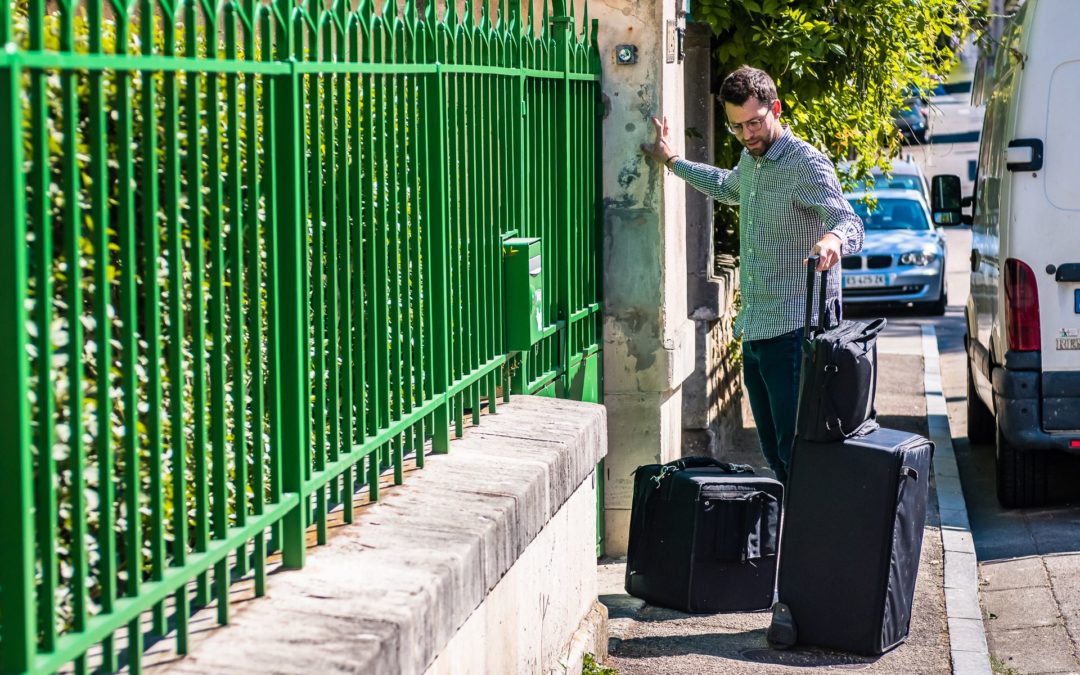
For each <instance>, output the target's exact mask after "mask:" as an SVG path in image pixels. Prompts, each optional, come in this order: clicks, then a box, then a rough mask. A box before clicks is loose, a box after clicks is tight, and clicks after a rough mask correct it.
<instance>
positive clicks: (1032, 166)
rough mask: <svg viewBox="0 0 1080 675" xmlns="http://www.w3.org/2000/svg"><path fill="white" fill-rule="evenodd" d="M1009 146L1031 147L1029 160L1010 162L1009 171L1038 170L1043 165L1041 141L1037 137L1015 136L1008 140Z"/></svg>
mask: <svg viewBox="0 0 1080 675" xmlns="http://www.w3.org/2000/svg"><path fill="white" fill-rule="evenodd" d="M1009 147H1010V148H1031V161H1030V162H1010V163H1008V164H1006V165H1005V168H1006V169H1008V170H1009V171H1039V170H1040V169H1042V166H1043V142H1042V139H1039V138H1016V139H1013V140H1011V141H1009Z"/></svg>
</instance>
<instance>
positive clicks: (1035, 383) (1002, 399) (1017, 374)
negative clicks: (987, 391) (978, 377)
mask: <svg viewBox="0 0 1080 675" xmlns="http://www.w3.org/2000/svg"><path fill="white" fill-rule="evenodd" d="M1042 379H1043V377H1042V373H1039V372H1030V371H1027V372H1025V371H1011V370H1009V369H1007V368H994V372H993V377H992V381H993V385H994V406H995V411H996V416H997V424H998V427H999V428H1000V429H1001V433H1002V435H1003V436H1004V437H1005V439H1006V440H1007V441H1009V443H1011V444H1012V445H1013V446H1015V447H1016V448H1017V449H1019V450H1022V451H1026V450H1059V451H1062V452H1068V453H1071V454H1075V455H1080V448H1074V447H1072V441H1073V440H1074V439H1075V438H1076V434H1069V433H1068V430H1062V431H1061V432H1058V433H1047V432H1046V431H1044V430H1043V424H1042V407H1043V405H1044V403H1045V401H1044V400H1043V398H1042V396H1043V393H1042V391H1041V390H1042ZM1070 380H1071V378H1070ZM1056 386H1057V385H1055V387H1056ZM1069 386H1070V387H1071V386H1072V383H1071V382H1070V384H1069ZM1051 400H1052V403H1053V405H1055V406H1057V405H1059V404H1060V403H1061V402H1062V401H1063V399H1062V398H1054V399H1051ZM1073 401H1075V402H1076V404H1080V398H1069V399H1068V406H1069V407H1070V408H1071V406H1072V405H1073V403H1072V402H1073Z"/></svg>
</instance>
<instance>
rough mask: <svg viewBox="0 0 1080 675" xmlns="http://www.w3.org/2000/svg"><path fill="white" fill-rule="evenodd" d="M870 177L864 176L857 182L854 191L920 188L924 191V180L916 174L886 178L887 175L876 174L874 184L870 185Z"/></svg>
mask: <svg viewBox="0 0 1080 675" xmlns="http://www.w3.org/2000/svg"><path fill="white" fill-rule="evenodd" d="M869 183H870V181H869V179H866V178H863V179H862V180H859V181H856V182H855V187H854V188H853V189H852V191H858V192H863V191H865V190H918V191H919V192H924V190H923V185H922V180H920V179H919V177H918V176H915V175H906V176H892V177H891V178H886V177H885V176H880V175H876V176H874V184H873V185H870V184H869Z"/></svg>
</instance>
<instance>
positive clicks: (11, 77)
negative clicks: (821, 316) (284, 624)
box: [0, 0, 601, 672]
mask: <svg viewBox="0 0 1080 675" xmlns="http://www.w3.org/2000/svg"><path fill="white" fill-rule="evenodd" d="M435 11H436V10H435V7H434V6H433V5H431V4H426V3H424V4H423V5H421V3H419V2H417V1H416V0H408V1H407V2H405V3H404V5H403V6H402V7H400V8H399V7H398V6H397V4H396V3H389V4H387V5H386V6H384V7H383V8H381V10H380V11H376V8H375V7H373V5H372V3H371V0H363V1H362V2H361V4H360V5H359V7H355V8H353V7H351V6H350V5H349V4H348V3H346V2H343V1H341V0H339V1H338V2H334V3H333V5H332V7H326V6H324V5H323V4H322V3H319V2H314V1H308V2H303V3H302V4H295V3H294V2H291V1H290V0H274V1H273V2H270V3H265V2H256V1H255V0H232V1H230V0H225V1H224V2H214V1H213V0H192V1H191V2H188V3H183V4H181V3H179V2H174V1H173V0H137V1H136V2H135V3H134V4H131V5H130V6H129V3H126V2H121V1H120V0H110V1H109V2H107V3H106V2H103V0H29V1H28V2H27V0H5V3H4V4H3V5H2V6H0V44H6V45H7V47H6V49H5V50H4V51H3V53H2V54H0V190H2V191H3V195H2V196H0V256H2V257H3V260H2V261H0V270H2V271H3V277H2V278H0V360H2V361H3V363H5V364H6V367H5V368H4V369H3V371H2V374H0V418H2V419H4V420H7V421H8V429H9V431H10V433H6V434H5V435H4V437H3V440H2V441H0V443H2V447H0V475H3V476H4V477H5V478H4V480H5V483H4V490H2V491H0V522H2V523H3V524H4V534H5V537H4V540H5V545H6V546H7V553H6V554H5V556H4V557H3V559H2V560H0V671H3V672H22V671H31V672H50V671H54V670H56V669H58V668H61V667H64V666H65V664H69V663H72V662H73V663H74V667H75V669H76V671H80V672H81V671H86V670H88V669H91V668H95V667H99V666H100V667H102V668H104V669H105V670H107V671H111V670H115V669H116V668H117V667H118V665H120V661H119V657H118V652H119V651H120V650H121V645H120V644H119V642H118V638H123V640H124V642H126V645H127V646H126V649H125V650H124V651H126V657H125V658H126V663H127V665H128V666H129V667H130V668H131V669H132V671H133V672H138V671H139V670H140V656H141V652H142V646H143V639H144V635H143V630H142V628H141V618H142V616H143V615H144V613H149V615H150V617H151V632H152V633H155V634H163V633H164V632H165V631H166V630H167V629H169V628H170V627H174V628H175V629H176V632H177V637H178V646H179V650H180V651H181V653H183V652H184V651H185V650H186V648H187V638H188V630H189V628H188V619H189V612H190V611H191V609H192V607H198V606H201V605H205V604H207V603H208V602H210V601H211V599H212V598H216V599H217V602H218V605H217V612H218V620H219V621H220V622H221V623H225V622H227V621H228V615H229V604H228V595H229V584H230V580H231V579H233V578H236V577H235V576H234V575H236V576H242V575H245V574H253V575H254V583H255V590H256V594H258V595H261V594H262V593H263V592H264V590H265V582H266V561H267V557H268V556H269V555H270V554H271V553H273V552H275V551H278V552H280V555H281V558H282V561H283V563H284V565H285V566H286V567H292V568H296V567H300V566H302V565H303V563H304V556H305V543H306V542H305V537H306V536H307V535H308V532H309V530H310V531H312V534H313V536H314V538H315V539H316V541H317V542H318V543H322V542H324V541H325V539H326V534H327V532H326V530H327V514H328V513H329V512H330V510H331V509H334V508H341V509H342V510H343V516H342V517H343V518H344V520H345V521H350V520H351V519H352V516H353V498H352V497H353V495H354V494H356V493H358V492H361V491H365V492H366V493H367V495H368V497H369V498H370V499H372V500H375V499H378V490H379V480H380V477H381V476H383V475H384V474H385V475H392V477H393V480H394V482H396V483H400V482H401V481H402V472H403V468H404V467H406V466H408V465H410V464H415V465H416V466H417V467H422V466H423V464H424V448H425V447H429V448H430V451H432V452H436V453H439V452H446V451H447V449H448V445H449V440H450V436H451V434H452V433H455V432H456V434H458V435H460V434H461V433H462V427H463V424H464V422H465V420H466V419H468V418H470V417H471V419H472V421H473V422H474V423H475V422H479V421H480V413H481V410H482V409H483V408H485V407H487V408H489V409H490V410H491V411H494V410H495V408H496V406H497V403H498V400H499V399H500V398H504V397H506V396H508V395H509V392H511V391H513V392H515V393H551V394H556V395H560V396H574V397H577V398H583V399H588V400H599V397H600V391H601V387H600V372H601V369H600V368H599V352H598V348H599V344H600V339H601V332H600V331H601V326H600V314H599V307H600V305H599V302H600V284H599V280H600V267H599V250H600V236H599V231H600V229H599V228H600V220H599V217H598V214H599V203H600V199H599V189H600V188H599V177H600V159H599V143H600V133H599V118H598V114H597V113H598V98H599V73H600V65H599V54H598V51H597V46H596V32H597V28H596V24H595V22H589V20H588V18H587V15H586V17H585V19H584V20H583V21H581V22H580V23H579V22H578V21H577V20H576V19H575V10H574V8H573V7H570V8H569V10H568V11H567V10H566V9H565V8H564V7H563V5H562V4H561V2H560V0H556V4H555V7H554V8H553V11H552V12H551V13H549V12H548V9H547V6H546V2H545V6H544V8H543V10H542V11H541V12H540V16H539V17H535V16H534V14H535V12H534V8H533V7H532V6H531V4H530V6H529V7H528V9H527V10H525V11H524V12H523V11H522V10H520V9H519V8H518V7H511V8H509V9H508V8H507V7H506V6H505V4H503V5H501V6H500V7H499V8H498V9H497V10H491V11H490V12H489V8H488V7H486V6H484V7H473V6H472V5H471V4H470V3H468V2H467V3H466V4H465V11H464V15H463V16H458V12H457V10H456V9H455V7H454V6H453V4H451V5H450V6H449V7H448V8H447V10H446V13H445V15H444V16H443V18H442V19H439V20H437V19H436V16H435ZM579 26H583V27H584V28H579ZM510 237H516V238H539V240H540V242H539V246H540V247H541V249H542V259H543V265H544V276H543V282H542V284H543V288H542V291H543V293H542V300H541V301H540V302H539V305H540V313H539V315H538V321H539V325H538V327H537V328H538V331H537V332H538V340H537V341H536V343H535V344H532V345H530V346H528V347H527V348H525V349H522V350H521V351H510V350H509V349H507V347H506V338H505V331H504V323H505V320H506V316H507V315H506V312H504V305H505V304H506V303H505V302H504V278H503V267H504V262H503V241H504V239H508V238H510ZM88 653H89V654H90V655H89V656H88Z"/></svg>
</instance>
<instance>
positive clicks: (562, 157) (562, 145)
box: [551, 0, 578, 392]
mask: <svg viewBox="0 0 1080 675" xmlns="http://www.w3.org/2000/svg"><path fill="white" fill-rule="evenodd" d="M553 10H554V11H553V16H552V18H551V29H552V31H553V33H554V37H555V68H556V69H557V70H561V71H562V79H561V80H560V81H559V85H558V87H557V89H556V92H557V94H556V98H555V100H556V116H555V120H556V121H555V153H556V162H557V164H556V166H557V167H558V169H557V171H556V175H557V176H559V178H558V180H557V181H556V185H555V186H554V187H555V214H554V215H555V232H556V233H557V234H556V236H557V237H558V239H559V241H558V246H557V247H556V249H555V250H556V251H558V255H559V256H560V258H561V260H559V261H558V266H557V267H556V268H555V269H557V270H558V277H557V278H556V280H555V289H556V290H555V297H556V301H557V306H558V318H559V319H560V320H561V321H563V322H564V326H563V329H562V331H561V333H562V335H561V339H560V340H559V345H560V352H561V353H560V354H559V361H560V365H561V366H562V378H561V379H562V383H563V391H565V392H569V391H570V358H571V356H572V353H573V351H574V347H573V345H574V342H573V340H572V339H571V337H572V336H573V333H574V325H573V322H572V321H571V320H570V314H571V312H572V311H573V307H571V305H570V288H571V283H570V282H571V279H570V277H571V275H572V274H573V272H574V270H573V265H572V264H571V250H570V246H571V244H570V241H571V237H570V231H571V229H572V225H573V213H572V212H573V204H572V203H571V188H570V183H571V181H573V180H574V179H575V178H576V177H577V175H578V174H577V173H576V172H575V171H574V170H573V160H572V154H571V152H572V148H571V137H572V134H571V133H570V120H571V116H570V115H571V105H570V103H571V96H570V38H571V30H572V29H573V26H574V19H573V17H570V16H567V15H566V6H565V0H555V3H554V7H553Z"/></svg>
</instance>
